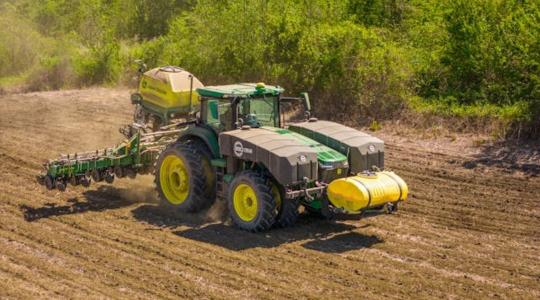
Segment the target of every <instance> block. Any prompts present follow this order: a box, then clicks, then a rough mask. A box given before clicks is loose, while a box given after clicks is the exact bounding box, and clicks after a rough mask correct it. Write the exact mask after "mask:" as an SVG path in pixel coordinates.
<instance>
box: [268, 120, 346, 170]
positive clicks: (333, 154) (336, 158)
mask: <svg viewBox="0 0 540 300" xmlns="http://www.w3.org/2000/svg"><path fill="white" fill-rule="evenodd" d="M263 128H264V129H266V130H271V131H274V132H276V133H279V134H288V135H290V136H292V137H294V138H295V139H296V140H298V141H300V142H301V143H302V144H304V145H307V146H309V147H311V148H313V149H314V150H315V151H316V152H317V160H319V161H321V162H324V163H338V162H344V161H347V157H346V156H345V155H343V154H341V153H339V152H338V151H336V150H334V149H332V148H330V147H327V146H325V145H323V144H321V143H319V142H317V141H315V140H312V139H310V138H308V137H306V136H303V135H301V134H299V133H296V132H293V131H290V130H287V129H283V128H275V127H263Z"/></svg>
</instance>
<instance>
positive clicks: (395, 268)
mask: <svg viewBox="0 0 540 300" xmlns="http://www.w3.org/2000/svg"><path fill="white" fill-rule="evenodd" d="M131 111H132V107H131V104H130V103H129V92H128V91H127V90H114V89H113V90H111V89H90V90H81V91H60V92H45V93H31V94H14V95H4V96H1V97H0V170H1V172H0V298H65V297H69V298H129V299H134V298H142V299H149V298H212V299H213V298H220V299H229V298H251V299H253V298H261V299H270V298H272V299H274V298H292V299H297V298H321V299H334V298H350V299H363V298H413V299H420V298H466V299H471V298H474V299H478V298H503V299H504V298H530V299H538V298H540V200H539V197H540V178H539V177H538V176H536V175H538V174H537V173H538V172H537V170H538V169H537V168H534V165H532V167H531V168H521V169H520V168H510V167H505V165H504V164H487V163H483V162H485V160H478V157H476V156H473V155H472V154H470V153H469V152H467V151H466V150H461V149H459V147H457V149H456V147H451V146H449V147H448V151H446V150H445V146H444V145H443V146H438V147H433V146H431V145H430V144H429V143H425V144H422V143H417V142H413V141H407V140H403V139H398V138H393V137H392V136H391V135H389V136H386V137H385V139H386V140H387V155H386V157H387V166H388V167H389V168H391V169H392V170H394V171H395V172H396V173H398V174H399V175H401V176H402V177H403V178H404V179H405V181H406V182H407V183H408V184H409V187H410V190H411V196H410V199H409V200H410V201H408V202H407V203H405V204H404V205H402V206H401V209H400V211H399V213H398V214H395V215H380V216H376V217H367V218H364V219H360V220H337V221H335V222H326V221H322V220H318V219H315V218H313V217H309V216H307V215H306V216H304V215H303V216H302V217H301V218H300V220H299V222H298V224H297V225H296V226H295V227H293V228H289V229H274V230H271V231H269V232H266V233H262V234H251V233H245V232H241V231H239V230H237V229H235V228H233V227H231V226H230V225H229V224H227V221H226V220H225V222H222V220H223V219H224V212H223V211H222V209H221V207H220V206H219V205H217V206H215V207H213V208H211V209H210V210H209V211H207V212H204V213H201V214H198V215H195V216H178V217H171V216H162V215H161V213H160V211H159V210H158V209H157V204H156V201H155V197H154V195H153V193H152V189H153V187H152V178H151V177H150V176H141V177H138V178H137V179H135V180H127V179H123V180H117V181H116V182H115V183H114V185H107V184H105V183H104V184H93V185H92V186H91V188H89V189H84V188H82V187H75V188H73V187H68V190H67V191H66V192H64V193H61V192H58V191H46V190H45V188H44V187H42V186H40V185H38V184H37V183H36V181H35V175H37V174H38V173H39V171H40V170H41V169H40V168H41V163H42V162H43V161H44V160H45V159H47V158H53V157H56V156H57V155H58V154H59V153H67V152H75V151H81V150H92V149H96V148H103V147H106V146H110V145H113V144H115V143H118V142H120V141H121V140H122V138H121V135H120V134H119V133H118V128H119V127H120V126H121V125H123V124H127V123H129V122H130V120H131ZM396 141H399V142H396ZM452 149H453V150H452Z"/></svg>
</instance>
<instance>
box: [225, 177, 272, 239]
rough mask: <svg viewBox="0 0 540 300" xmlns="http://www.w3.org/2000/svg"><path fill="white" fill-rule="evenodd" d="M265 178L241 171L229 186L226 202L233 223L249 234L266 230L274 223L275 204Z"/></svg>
mask: <svg viewBox="0 0 540 300" xmlns="http://www.w3.org/2000/svg"><path fill="white" fill-rule="evenodd" d="M267 182H268V181H267V178H266V177H265V176H264V175H262V174H260V173H257V172H255V171H243V172H240V173H239V174H237V175H236V176H235V178H234V179H233V181H232V182H231V184H230V186H229V190H228V193H227V200H228V206H229V213H230V215H231V218H232V220H233V223H234V224H235V225H236V226H237V227H239V228H240V229H243V230H247V231H250V232H260V231H264V230H268V229H270V228H271V227H272V225H273V224H274V221H275V217H276V213H275V211H276V210H275V207H276V203H275V200H274V197H273V196H272V191H271V188H270V186H269V185H268V184H267Z"/></svg>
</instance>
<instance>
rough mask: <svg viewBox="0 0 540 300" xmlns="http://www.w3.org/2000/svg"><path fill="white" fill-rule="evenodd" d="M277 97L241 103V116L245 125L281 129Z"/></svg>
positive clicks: (259, 98) (250, 99)
mask: <svg viewBox="0 0 540 300" xmlns="http://www.w3.org/2000/svg"><path fill="white" fill-rule="evenodd" d="M277 102H278V101H277V97H269V96H263V97H258V98H248V99H245V100H243V101H241V102H240V105H239V115H238V117H240V118H242V120H243V121H244V125H249V126H251V127H261V126H271V127H279V113H278V103H277Z"/></svg>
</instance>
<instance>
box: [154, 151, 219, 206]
mask: <svg viewBox="0 0 540 300" xmlns="http://www.w3.org/2000/svg"><path fill="white" fill-rule="evenodd" d="M154 174H155V183H156V189H157V192H158V195H159V199H160V203H161V205H162V206H163V207H165V208H167V209H169V210H173V211H180V212H197V211H200V210H201V209H203V208H205V207H207V206H208V203H209V200H208V199H207V197H205V187H206V181H207V180H206V177H205V175H204V172H203V158H202V157H201V154H200V152H199V151H198V150H197V149H196V147H194V145H192V144H190V143H182V142H177V143H174V144H171V145H169V146H168V147H167V148H166V149H165V150H163V152H161V154H160V155H159V158H158V160H157V162H156V166H155V173H154Z"/></svg>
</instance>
